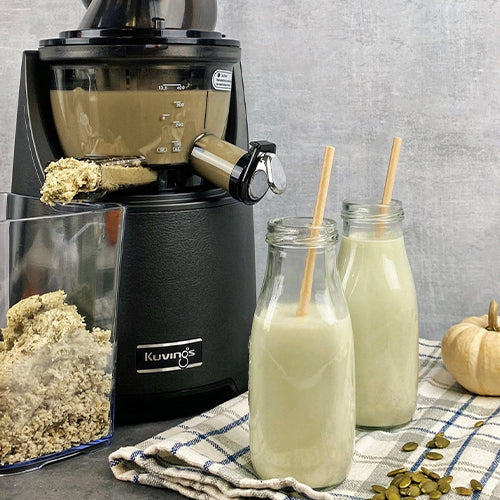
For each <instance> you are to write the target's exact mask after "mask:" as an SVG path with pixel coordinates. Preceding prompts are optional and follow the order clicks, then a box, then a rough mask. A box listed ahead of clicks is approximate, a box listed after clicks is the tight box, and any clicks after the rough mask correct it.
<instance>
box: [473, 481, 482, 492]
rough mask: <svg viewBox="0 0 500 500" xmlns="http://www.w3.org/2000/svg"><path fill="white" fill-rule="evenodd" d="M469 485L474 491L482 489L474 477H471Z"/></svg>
mask: <svg viewBox="0 0 500 500" xmlns="http://www.w3.org/2000/svg"><path fill="white" fill-rule="evenodd" d="M470 487H471V488H472V489H473V490H474V491H481V490H482V489H483V485H482V484H481V483H480V482H479V481H477V480H476V479H471V481H470Z"/></svg>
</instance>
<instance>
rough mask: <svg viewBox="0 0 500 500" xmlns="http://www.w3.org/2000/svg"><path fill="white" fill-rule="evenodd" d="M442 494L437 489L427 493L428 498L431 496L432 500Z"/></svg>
mask: <svg viewBox="0 0 500 500" xmlns="http://www.w3.org/2000/svg"><path fill="white" fill-rule="evenodd" d="M442 496H443V494H442V493H441V492H440V491H439V490H434V491H431V492H430V493H429V498H432V500H435V499H437V498H441V497H442Z"/></svg>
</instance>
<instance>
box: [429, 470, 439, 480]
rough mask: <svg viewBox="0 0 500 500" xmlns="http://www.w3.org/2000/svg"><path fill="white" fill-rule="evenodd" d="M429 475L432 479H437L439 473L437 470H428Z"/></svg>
mask: <svg viewBox="0 0 500 500" xmlns="http://www.w3.org/2000/svg"><path fill="white" fill-rule="evenodd" d="M429 477H430V478H431V479H433V480H434V481H439V479H440V477H441V476H440V475H439V474H438V473H437V472H432V471H431V472H429Z"/></svg>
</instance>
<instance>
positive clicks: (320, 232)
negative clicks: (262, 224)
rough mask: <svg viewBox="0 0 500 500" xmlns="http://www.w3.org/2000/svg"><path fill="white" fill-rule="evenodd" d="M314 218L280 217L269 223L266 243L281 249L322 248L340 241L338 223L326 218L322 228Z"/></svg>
mask: <svg viewBox="0 0 500 500" xmlns="http://www.w3.org/2000/svg"><path fill="white" fill-rule="evenodd" d="M312 222H313V221H312V217H279V218H274V219H271V220H270V221H269V222H268V223H267V235H266V242H267V243H268V244H269V245H273V246H279V247H298V248H299V247H307V248H322V247H325V246H327V245H335V244H336V243H337V241H338V238H339V236H338V231H337V223H336V222H335V221H334V220H333V219H328V218H324V219H323V224H322V225H320V226H317V225H313V224H312Z"/></svg>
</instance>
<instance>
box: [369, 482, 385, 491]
mask: <svg viewBox="0 0 500 500" xmlns="http://www.w3.org/2000/svg"><path fill="white" fill-rule="evenodd" d="M372 490H373V491H374V492H375V493H385V490H386V488H385V486H380V484H372Z"/></svg>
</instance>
